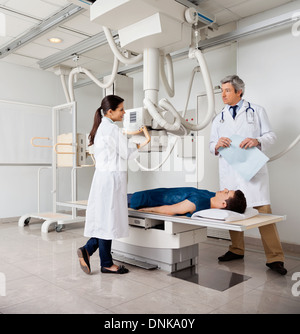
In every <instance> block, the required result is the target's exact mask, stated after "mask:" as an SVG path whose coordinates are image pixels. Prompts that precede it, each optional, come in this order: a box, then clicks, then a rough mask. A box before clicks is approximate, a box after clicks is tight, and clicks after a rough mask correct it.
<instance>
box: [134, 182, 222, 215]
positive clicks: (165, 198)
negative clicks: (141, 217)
mask: <svg viewBox="0 0 300 334" xmlns="http://www.w3.org/2000/svg"><path fill="white" fill-rule="evenodd" d="M215 195H216V193H214V192H211V191H208V190H203V189H197V188H193V187H178V188H156V189H150V190H143V191H138V192H135V193H134V194H133V195H132V196H131V199H130V207H131V208H132V209H140V208H147V207H155V206H162V205H173V204H177V203H179V202H182V201H184V200H186V199H187V200H189V201H190V202H192V203H194V204H195V205H196V210H195V211H194V212H197V211H200V210H205V209H210V199H211V198H212V197H214V196H215ZM194 212H193V213H194ZM187 215H190V214H187Z"/></svg>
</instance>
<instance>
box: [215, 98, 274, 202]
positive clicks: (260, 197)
mask: <svg viewBox="0 0 300 334" xmlns="http://www.w3.org/2000/svg"><path fill="white" fill-rule="evenodd" d="M247 107H248V102H247V101H243V105H242V107H241V109H240V110H239V111H238V112H237V115H236V117H235V120H234V119H233V118H232V115H231V112H230V110H229V108H230V106H229V105H226V106H225V107H224V109H223V117H224V122H223V123H222V122H220V121H221V119H222V113H219V114H218V115H217V116H216V117H215V118H214V120H213V123H212V128H211V136H210V151H211V153H212V154H215V147H216V144H217V142H218V140H219V138H220V137H228V138H230V137H231V136H232V135H234V134H236V135H240V136H242V137H244V138H248V137H249V138H256V139H258V140H259V141H260V142H261V147H260V148H261V150H262V151H266V150H267V149H268V148H269V147H270V146H271V145H272V144H273V143H274V142H275V140H276V135H275V133H274V132H273V131H272V130H271V126H270V122H269V119H268V116H267V114H266V111H265V109H264V108H262V107H260V106H258V105H254V104H252V103H251V107H252V108H253V109H254V115H253V116H254V123H253V124H249V123H248V122H247V118H246V109H247ZM248 113H252V110H248ZM249 118H250V115H249ZM219 181H220V189H221V190H222V189H224V188H227V189H229V190H236V189H240V190H241V191H243V193H244V194H245V197H246V200H247V206H248V207H254V206H260V205H267V204H270V191H269V175H268V169H267V165H264V166H263V167H262V168H261V169H260V170H259V171H258V173H257V174H256V175H255V176H254V177H253V178H252V179H251V180H250V181H249V182H247V181H245V180H244V179H243V178H242V177H241V176H240V175H239V174H238V173H237V172H235V171H234V169H233V168H232V167H231V166H230V165H229V164H228V163H227V161H226V160H225V159H224V158H222V156H221V155H219Z"/></svg>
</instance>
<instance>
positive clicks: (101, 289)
mask: <svg viewBox="0 0 300 334" xmlns="http://www.w3.org/2000/svg"><path fill="white" fill-rule="evenodd" d="M82 234H83V226H80V225H73V226H72V227H71V226H69V227H67V228H66V229H65V230H64V231H63V232H61V233H57V232H55V231H51V232H49V233H48V234H46V235H42V234H41V223H31V224H29V226H27V227H25V228H20V227H18V224H17V220H10V221H6V220H5V219H2V220H1V221H0V313H3V314H11V313H34V314H37V313H38V314H40V313H47V314H48V313H80V314H82V313H104V314H115V313H117V314H121V313H126V314H137V313H146V314H152V313H156V314H166V313H168V314H198V313H199V314H208V313H213V314H220V313H226V314H227V313H243V314H244V313H277V314H282V313H294V314H295V313H296V314H299V313H300V296H298V297H297V296H296V295H297V294H298V293H297V292H299V291H300V286H299V285H300V284H299V280H300V274H299V276H298V278H297V280H298V281H297V280H292V275H293V274H294V273H296V272H299V273H300V254H298V255H297V254H293V256H292V255H288V256H287V258H286V261H285V267H286V268H287V270H288V274H287V275H286V276H280V275H279V274H276V273H274V272H272V271H271V270H270V269H268V268H267V267H266V266H265V256H264V253H262V252H260V251H247V253H246V256H245V259H244V260H238V261H233V262H229V263H225V264H221V263H218V261H217V257H218V256H219V255H222V254H224V253H225V252H226V251H227V246H228V242H227V241H220V240H213V239H209V240H207V242H204V243H201V244H200V247H199V248H200V249H199V259H198V262H199V263H198V271H199V272H200V271H201V268H210V269H221V270H224V271H230V272H235V273H238V274H242V275H247V276H250V277H251V278H250V279H248V280H246V281H244V282H242V283H240V284H237V285H235V286H233V287H232V288H229V289H227V290H225V291H223V292H221V291H217V290H214V289H210V288H206V287H203V286H200V285H198V284H195V283H191V282H187V281H184V280H181V279H179V278H175V277H171V276H170V275H169V274H168V273H167V272H165V271H162V270H152V271H147V270H144V269H141V268H137V267H134V266H131V265H126V267H128V268H129V269H130V273H129V274H126V275H109V274H101V273H100V271H99V257H98V254H97V255H96V254H95V255H94V256H93V257H92V258H91V266H92V275H86V274H84V273H83V272H82V271H81V269H80V267H79V264H78V258H77V255H76V250H77V248H78V247H80V246H82V245H83V244H84V243H85V242H86V238H84V237H83V236H82ZM297 282H298V283H297ZM293 286H294V288H293ZM292 288H293V289H292ZM292 291H294V295H295V296H293V293H292Z"/></svg>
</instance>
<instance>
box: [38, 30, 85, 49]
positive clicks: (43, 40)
mask: <svg viewBox="0 0 300 334" xmlns="http://www.w3.org/2000/svg"><path fill="white" fill-rule="evenodd" d="M51 37H59V38H61V39H62V43H58V44H51V43H50V42H49V41H48V39H49V38H51ZM86 38H87V37H86V36H85V35H81V34H78V33H76V32H72V31H67V30H65V29H62V28H59V27H58V28H56V29H54V30H51V31H48V32H46V33H45V34H44V35H42V36H40V37H38V38H36V39H35V40H34V43H36V44H40V45H44V46H48V47H50V46H52V47H54V48H55V49H58V50H63V49H66V48H68V47H70V46H72V45H74V44H76V43H78V42H81V41H82V40H84V39H86Z"/></svg>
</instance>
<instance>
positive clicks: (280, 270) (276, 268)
mask: <svg viewBox="0 0 300 334" xmlns="http://www.w3.org/2000/svg"><path fill="white" fill-rule="evenodd" d="M266 266H267V267H269V268H270V269H272V270H274V271H277V272H278V273H279V274H280V275H285V274H286V273H287V270H286V269H285V268H284V266H283V262H281V261H276V262H272V263H266Z"/></svg>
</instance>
